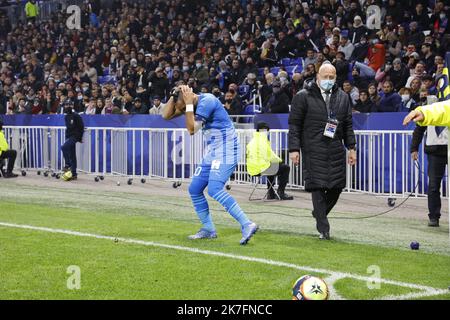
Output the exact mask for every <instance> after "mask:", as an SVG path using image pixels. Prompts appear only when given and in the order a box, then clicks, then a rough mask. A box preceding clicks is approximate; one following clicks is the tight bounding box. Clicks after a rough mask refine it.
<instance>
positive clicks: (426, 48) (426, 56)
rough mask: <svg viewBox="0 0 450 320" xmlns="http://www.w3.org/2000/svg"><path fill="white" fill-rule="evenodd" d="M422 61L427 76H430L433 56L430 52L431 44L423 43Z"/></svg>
mask: <svg viewBox="0 0 450 320" xmlns="http://www.w3.org/2000/svg"><path fill="white" fill-rule="evenodd" d="M421 51H422V61H423V63H424V65H425V71H426V72H427V73H428V74H431V73H432V71H433V67H434V58H435V57H434V55H433V51H432V50H431V44H429V43H424V44H422V50H421Z"/></svg>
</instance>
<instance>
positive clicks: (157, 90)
mask: <svg viewBox="0 0 450 320" xmlns="http://www.w3.org/2000/svg"><path fill="white" fill-rule="evenodd" d="M149 87H150V96H152V97H153V96H160V97H167V96H168V89H169V80H168V79H167V74H166V73H165V72H164V70H163V69H162V68H161V67H158V68H156V70H155V72H154V73H153V74H151V75H150V81H149Z"/></svg>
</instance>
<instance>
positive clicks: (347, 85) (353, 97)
mask: <svg viewBox="0 0 450 320" xmlns="http://www.w3.org/2000/svg"><path fill="white" fill-rule="evenodd" d="M342 89H343V90H344V92H345V93H346V94H348V97H349V98H350V102H351V104H352V108H353V107H354V106H355V105H356V101H357V100H358V99H359V90H358V88H357V87H355V86H353V85H352V83H351V82H350V81H348V80H345V81H344V83H343V85H342Z"/></svg>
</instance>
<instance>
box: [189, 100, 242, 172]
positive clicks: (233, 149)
mask: <svg viewBox="0 0 450 320" xmlns="http://www.w3.org/2000/svg"><path fill="white" fill-rule="evenodd" d="M195 115H196V118H197V119H200V120H201V121H203V133H204V135H205V138H206V143H207V145H208V154H207V155H206V156H205V161H206V162H209V163H211V162H212V161H213V160H216V161H218V163H222V164H228V165H235V164H236V163H237V155H238V152H239V146H238V140H237V135H236V131H235V129H234V125H233V122H232V121H231V120H230V117H229V115H228V113H227V111H226V110H225V108H224V106H223V104H222V103H221V102H220V101H219V99H217V98H216V97H215V96H214V95H212V94H210V93H205V94H201V95H200V96H199V100H198V103H197V108H196V110H195Z"/></svg>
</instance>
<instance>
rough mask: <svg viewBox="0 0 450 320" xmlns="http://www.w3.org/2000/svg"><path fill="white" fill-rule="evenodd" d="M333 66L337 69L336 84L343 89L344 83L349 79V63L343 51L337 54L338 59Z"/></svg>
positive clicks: (335, 59)
mask: <svg viewBox="0 0 450 320" xmlns="http://www.w3.org/2000/svg"><path fill="white" fill-rule="evenodd" d="M333 65H334V67H335V68H336V76H337V78H336V83H337V84H338V86H339V87H342V85H343V84H344V81H345V80H347V78H348V70H349V63H348V61H347V60H346V58H345V54H344V52H342V51H339V52H337V53H336V58H334V60H333Z"/></svg>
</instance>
